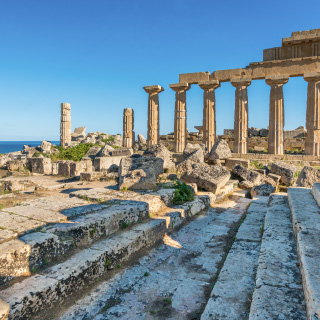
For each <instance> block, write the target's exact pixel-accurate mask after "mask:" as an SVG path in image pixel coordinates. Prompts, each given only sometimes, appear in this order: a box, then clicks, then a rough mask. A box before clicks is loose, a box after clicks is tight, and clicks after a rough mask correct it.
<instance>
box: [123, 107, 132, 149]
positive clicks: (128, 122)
mask: <svg viewBox="0 0 320 320" xmlns="http://www.w3.org/2000/svg"><path fill="white" fill-rule="evenodd" d="M133 129H134V112H133V109H131V108H125V109H124V110H123V147H125V148H132V145H133V143H134V131H133Z"/></svg>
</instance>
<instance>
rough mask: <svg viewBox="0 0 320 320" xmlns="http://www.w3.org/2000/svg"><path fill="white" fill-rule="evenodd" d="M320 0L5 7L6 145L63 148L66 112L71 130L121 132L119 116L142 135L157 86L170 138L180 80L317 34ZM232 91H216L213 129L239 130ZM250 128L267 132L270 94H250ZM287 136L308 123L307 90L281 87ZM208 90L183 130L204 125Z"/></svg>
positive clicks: (263, 89)
mask: <svg viewBox="0 0 320 320" xmlns="http://www.w3.org/2000/svg"><path fill="white" fill-rule="evenodd" d="M319 11H320V1H319V0H304V1H297V0H291V1H289V0H286V1H281V0H277V1H274V0H269V1H259V0H256V1H253V0H250V1H249V0H248V1H246V0H242V1H237V0H224V1H214V0H211V1H204V0H197V1H190V0H162V1H153V0H149V1H147V0H131V1H129V0H128V1H121V0H117V1H109V0H86V1H84V0H63V1H62V0H46V1H43V0H28V1H25V0H11V1H8V0H0V30H1V32H0V48H1V49H0V110H1V113H0V118H1V125H0V140H42V139H48V140H58V139H59V122H60V103H61V102H69V103H71V110H72V129H74V128H75V127H78V126H83V125H84V126H86V127H87V132H94V131H103V132H106V133H111V134H116V133H122V113H123V108H126V107H131V108H133V109H134V110H135V131H136V133H142V134H144V135H146V131H147V94H146V93H145V92H144V91H143V89H142V87H143V86H146V85H154V84H159V85H161V86H163V87H164V88H165V91H164V92H162V93H161V94H160V131H161V134H165V133H169V132H172V131H173V117H174V92H173V91H172V90H171V89H169V84H170V83H176V82H178V81H179V74H180V73H186V72H198V71H210V72H213V71H214V70H221V69H230V68H240V67H245V66H247V65H248V64H249V63H250V62H256V61H262V58H263V57H262V53H263V49H266V48H271V47H275V46H280V45H281V39H282V38H283V37H288V36H290V35H291V32H292V31H300V30H308V29H314V28H320V21H319ZM234 90H235V89H234V88H233V87H232V86H231V85H230V84H229V83H223V84H222V86H221V87H220V88H219V89H217V91H216V109H217V130H218V133H219V134H221V133H222V132H223V129H224V128H233V120H234ZM248 94H249V126H254V127H258V128H262V127H267V125H268V118H269V116H268V109H269V107H268V103H269V86H267V85H266V83H265V82H264V81H263V80H259V81H254V82H253V83H252V85H251V86H250V87H249V88H248ZM284 96H285V123H286V125H285V129H293V128H296V127H298V126H299V125H304V124H305V111H306V98H307V83H306V82H305V81H304V80H303V79H302V78H291V79H290V80H289V82H288V84H286V85H285V86H284ZM202 104H203V102H202V90H201V89H200V88H198V87H197V86H196V85H193V86H192V88H191V89H190V90H189V91H188V92H187V110H188V120H187V125H188V128H189V131H195V129H194V128H193V127H194V126H195V125H201V124H202Z"/></svg>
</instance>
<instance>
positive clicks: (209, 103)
mask: <svg viewBox="0 0 320 320" xmlns="http://www.w3.org/2000/svg"><path fill="white" fill-rule="evenodd" d="M198 84H199V86H200V88H201V89H203V90H204V92H203V125H202V128H203V140H202V141H203V143H204V144H205V146H206V148H207V151H209V152H210V151H211V148H212V147H213V145H214V142H215V138H216V99H215V93H214V91H215V89H217V88H218V87H220V83H219V81H218V80H209V81H200V82H198Z"/></svg>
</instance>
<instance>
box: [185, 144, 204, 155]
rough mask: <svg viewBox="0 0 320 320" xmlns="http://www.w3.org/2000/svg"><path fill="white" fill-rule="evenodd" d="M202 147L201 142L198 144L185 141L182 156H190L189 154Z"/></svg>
mask: <svg viewBox="0 0 320 320" xmlns="http://www.w3.org/2000/svg"><path fill="white" fill-rule="evenodd" d="M201 148H202V149H204V145H203V144H198V143H187V145H186V147H185V148H184V150H183V156H184V157H185V158H187V157H188V156H190V154H192V153H194V152H195V151H197V150H198V149H201Z"/></svg>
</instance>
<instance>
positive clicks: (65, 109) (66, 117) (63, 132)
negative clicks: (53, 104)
mask: <svg viewBox="0 0 320 320" xmlns="http://www.w3.org/2000/svg"><path fill="white" fill-rule="evenodd" d="M70 144H71V105H70V103H61V122H60V146H62V147H63V148H65V147H67V146H70Z"/></svg>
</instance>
